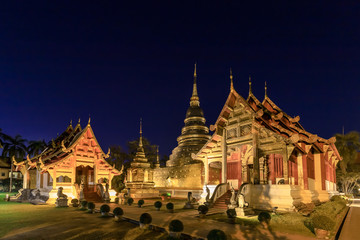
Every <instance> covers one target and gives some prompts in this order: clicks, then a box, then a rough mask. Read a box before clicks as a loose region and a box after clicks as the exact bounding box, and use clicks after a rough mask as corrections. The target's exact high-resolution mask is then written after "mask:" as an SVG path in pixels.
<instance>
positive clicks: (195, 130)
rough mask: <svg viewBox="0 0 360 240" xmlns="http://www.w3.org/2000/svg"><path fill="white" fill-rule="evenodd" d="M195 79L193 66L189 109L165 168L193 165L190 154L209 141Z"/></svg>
mask: <svg viewBox="0 0 360 240" xmlns="http://www.w3.org/2000/svg"><path fill="white" fill-rule="evenodd" d="M196 78H197V75H196V64H195V68H194V84H193V92H192V96H191V98H190V107H189V108H188V110H187V111H186V117H185V120H184V123H185V126H184V127H183V128H182V129H181V135H180V136H179V137H178V138H177V141H178V146H177V147H176V148H174V149H173V151H172V154H171V155H170V160H168V161H167V162H166V166H167V167H173V166H182V165H185V164H191V163H194V161H193V159H192V158H191V154H192V153H197V152H198V151H199V150H200V149H201V148H202V146H204V144H205V143H206V142H207V141H208V140H209V139H210V135H209V128H208V127H206V126H205V122H206V120H205V118H204V112H203V110H202V109H201V108H200V101H199V96H198V92H197V85H196Z"/></svg>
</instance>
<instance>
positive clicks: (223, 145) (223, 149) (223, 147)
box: [221, 128, 227, 183]
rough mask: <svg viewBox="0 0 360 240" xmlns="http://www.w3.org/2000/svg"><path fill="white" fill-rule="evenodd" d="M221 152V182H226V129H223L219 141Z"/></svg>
mask: <svg viewBox="0 0 360 240" xmlns="http://www.w3.org/2000/svg"><path fill="white" fill-rule="evenodd" d="M221 152H222V168H221V183H226V182H227V146H226V129H225V128H224V129H223V134H222V141H221Z"/></svg>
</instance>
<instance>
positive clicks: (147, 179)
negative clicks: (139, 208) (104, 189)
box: [125, 120, 160, 198]
mask: <svg viewBox="0 0 360 240" xmlns="http://www.w3.org/2000/svg"><path fill="white" fill-rule="evenodd" d="M158 156H159V155H158ZM158 161H159V158H157V163H156V164H155V166H156V167H159V165H160V164H159V162H158ZM154 186H155V183H154V181H153V169H152V168H151V167H150V163H149V162H148V159H147V158H146V155H145V151H144V147H143V142H142V121H141V120H140V139H139V146H138V148H137V151H136V155H135V158H134V160H133V161H132V162H131V164H130V168H128V169H127V176H126V183H125V187H126V188H127V189H128V191H129V194H130V197H132V198H153V197H158V196H159V191H158V190H156V189H155V188H154Z"/></svg>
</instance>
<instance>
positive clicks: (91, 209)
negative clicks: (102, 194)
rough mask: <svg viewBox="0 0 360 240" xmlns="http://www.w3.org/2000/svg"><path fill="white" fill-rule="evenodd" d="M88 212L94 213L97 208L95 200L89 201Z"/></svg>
mask: <svg viewBox="0 0 360 240" xmlns="http://www.w3.org/2000/svg"><path fill="white" fill-rule="evenodd" d="M87 209H88V212H90V213H93V212H94V209H95V204H94V203H93V202H88V204H87Z"/></svg>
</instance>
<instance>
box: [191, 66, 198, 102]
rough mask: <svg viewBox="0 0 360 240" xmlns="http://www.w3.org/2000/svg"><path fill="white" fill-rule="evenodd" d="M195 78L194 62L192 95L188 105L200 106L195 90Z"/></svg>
mask: <svg viewBox="0 0 360 240" xmlns="http://www.w3.org/2000/svg"><path fill="white" fill-rule="evenodd" d="M196 78H197V74H196V63H195V67H194V84H193V92H192V96H191V98H190V106H200V101H199V96H198V92H197V85H196Z"/></svg>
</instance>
